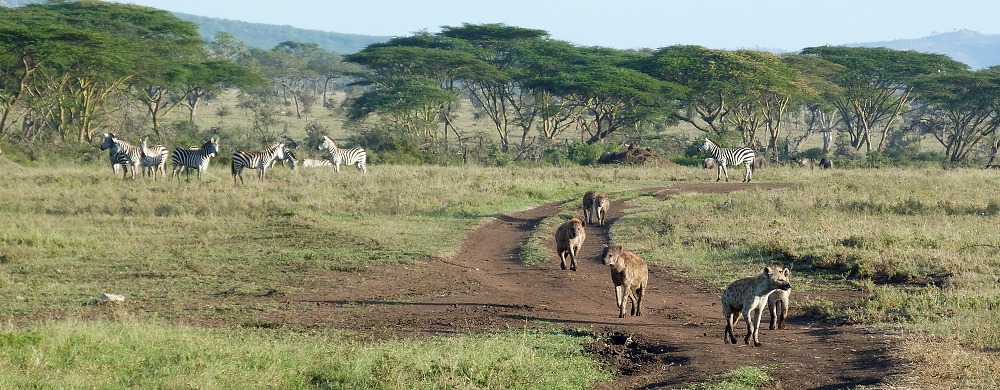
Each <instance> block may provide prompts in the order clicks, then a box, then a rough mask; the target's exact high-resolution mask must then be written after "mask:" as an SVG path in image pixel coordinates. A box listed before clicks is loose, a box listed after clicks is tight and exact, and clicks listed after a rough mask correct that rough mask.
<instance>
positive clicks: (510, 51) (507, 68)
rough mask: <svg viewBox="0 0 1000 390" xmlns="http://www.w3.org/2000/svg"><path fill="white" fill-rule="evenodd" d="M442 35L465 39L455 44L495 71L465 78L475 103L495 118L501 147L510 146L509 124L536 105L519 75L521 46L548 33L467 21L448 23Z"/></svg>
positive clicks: (491, 117) (460, 39)
mask: <svg viewBox="0 0 1000 390" xmlns="http://www.w3.org/2000/svg"><path fill="white" fill-rule="evenodd" d="M440 35H441V36H444V37H448V38H453V39H456V40H459V41H461V42H463V43H464V44H462V45H457V46H455V49H457V50H463V51H466V52H468V53H470V54H472V55H473V56H474V57H475V58H477V59H479V60H480V61H483V62H484V63H485V64H487V65H488V66H489V67H490V68H491V70H492V71H490V72H481V73H478V74H475V75H471V76H470V77H467V78H465V79H464V81H465V83H466V85H467V86H468V88H469V91H470V93H471V95H472V101H473V103H474V104H475V106H476V107H477V108H478V109H480V110H481V111H482V113H484V114H485V115H486V116H487V117H488V118H489V119H490V120H491V121H492V122H493V125H494V126H495V128H496V130H497V134H498V135H499V137H500V147H501V149H502V150H503V151H504V152H506V151H508V150H509V149H510V127H511V124H513V123H515V121H517V120H519V119H520V118H524V117H525V113H526V112H527V111H528V110H531V109H532V107H533V96H532V92H531V90H530V89H529V88H524V87H523V85H522V84H521V82H522V81H523V79H522V78H519V77H517V72H518V69H517V67H519V66H521V65H522V59H521V57H520V56H519V54H520V51H519V50H518V49H519V48H521V47H524V46H526V45H528V44H529V43H531V42H536V41H539V40H542V39H545V38H547V37H548V32H546V31H544V30H536V29H528V28H521V27H511V26H507V25H504V24H499V23H495V24H480V25H474V24H468V23H466V24H464V25H462V26H461V27H453V26H445V27H443V28H442V31H441V33H440Z"/></svg>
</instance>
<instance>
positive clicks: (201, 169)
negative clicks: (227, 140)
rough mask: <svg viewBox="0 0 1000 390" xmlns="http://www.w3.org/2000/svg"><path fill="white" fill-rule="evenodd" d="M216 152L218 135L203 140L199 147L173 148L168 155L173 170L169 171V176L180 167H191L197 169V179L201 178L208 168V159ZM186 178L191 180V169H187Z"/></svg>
mask: <svg viewBox="0 0 1000 390" xmlns="http://www.w3.org/2000/svg"><path fill="white" fill-rule="evenodd" d="M218 153H219V138H218V137H216V138H212V139H210V140H208V141H205V143H204V144H202V145H201V147H200V148H183V147H178V148H174V153H173V154H171V155H170V160H171V162H172V163H173V171H172V172H171V173H170V178H171V179H173V178H174V176H176V175H177V173H178V172H179V171H180V170H182V169H185V168H192V169H197V170H198V180H201V179H203V178H204V177H205V171H206V170H208V163H209V161H211V158H212V157H215V155H216V154H218ZM187 178H188V180H191V171H188V176H187Z"/></svg>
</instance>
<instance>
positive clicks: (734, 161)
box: [698, 138, 755, 182]
mask: <svg viewBox="0 0 1000 390" xmlns="http://www.w3.org/2000/svg"><path fill="white" fill-rule="evenodd" d="M698 150H700V151H707V152H709V153H711V154H712V157H715V161H717V162H718V163H719V166H718V175H717V176H716V178H715V181H719V180H722V174H723V172H724V173H725V174H726V181H729V168H728V166H730V165H740V164H744V165H746V167H747V173H746V175H745V176H744V177H743V181H744V182H750V180H751V179H752V178H753V169H752V168H751V167H750V166H751V165H753V160H754V157H755V155H754V152H753V149H750V148H720V147H719V146H718V145H716V144H715V143H713V142H712V141H711V140H709V139H708V138H705V143H704V144H702V145H701V146H700V147H699V148H698Z"/></svg>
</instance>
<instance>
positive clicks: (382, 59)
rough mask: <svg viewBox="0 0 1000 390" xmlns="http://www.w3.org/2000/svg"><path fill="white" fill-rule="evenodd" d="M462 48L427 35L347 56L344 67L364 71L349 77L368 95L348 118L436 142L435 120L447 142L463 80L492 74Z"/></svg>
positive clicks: (358, 101)
mask: <svg viewBox="0 0 1000 390" xmlns="http://www.w3.org/2000/svg"><path fill="white" fill-rule="evenodd" d="M459 44H461V43H460V42H455V41H454V40H452V39H450V38H446V37H440V36H431V35H429V34H426V33H422V34H419V35H417V36H413V37H406V38H395V39H392V40H390V41H389V42H386V43H384V44H374V45H370V46H369V47H367V48H365V49H364V50H362V51H360V52H357V53H354V54H351V55H347V56H345V57H344V59H345V61H348V62H351V63H354V64H358V65H361V66H364V67H365V68H366V71H364V72H357V73H353V74H352V75H353V76H354V77H356V78H358V79H359V80H360V81H358V82H357V84H360V85H366V86H368V89H367V90H366V91H365V92H364V93H363V94H362V95H361V96H360V97H358V98H356V99H354V100H353V101H351V103H350V105H349V106H350V117H351V118H352V119H353V120H362V119H365V118H368V117H371V116H372V115H378V119H379V120H380V121H382V122H384V123H389V124H391V125H392V126H393V127H395V128H398V129H400V130H401V131H402V133H403V134H406V135H409V136H417V135H423V136H427V137H430V138H437V135H436V133H435V132H434V131H433V130H432V129H434V128H435V126H433V125H434V124H435V123H437V122H438V121H439V120H440V121H441V122H443V123H444V128H443V130H444V131H443V133H444V135H445V137H447V134H448V130H449V129H451V130H452V131H453V132H455V134H456V135H459V134H458V131H457V129H455V127H454V125H453V123H452V120H451V107H452V103H453V102H454V101H456V100H457V97H458V94H459V92H460V91H461V90H462V88H460V87H459V86H458V85H457V82H458V80H460V79H463V78H471V77H481V76H482V75H484V74H488V73H490V72H492V71H493V68H492V67H490V66H488V65H486V64H485V63H483V62H482V61H480V60H479V59H477V58H475V57H473V56H472V55H471V54H470V53H468V52H467V51H464V50H453V49H452V48H453V47H454V46H455V45H459Z"/></svg>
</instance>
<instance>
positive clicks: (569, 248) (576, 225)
mask: <svg viewBox="0 0 1000 390" xmlns="http://www.w3.org/2000/svg"><path fill="white" fill-rule="evenodd" d="M586 239H587V232H586V231H585V230H584V229H583V221H581V220H580V219H579V218H572V219H570V220H569V221H566V223H564V224H562V226H559V228H558V229H556V253H558V254H559V260H560V262H559V267H561V268H562V269H566V258H567V257H569V260H570V266H569V269H571V270H573V271H576V256H577V255H578V254H579V253H580V248H583V241H584V240H586Z"/></svg>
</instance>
